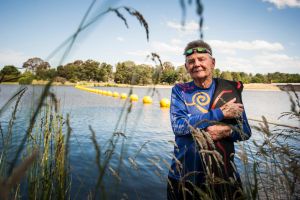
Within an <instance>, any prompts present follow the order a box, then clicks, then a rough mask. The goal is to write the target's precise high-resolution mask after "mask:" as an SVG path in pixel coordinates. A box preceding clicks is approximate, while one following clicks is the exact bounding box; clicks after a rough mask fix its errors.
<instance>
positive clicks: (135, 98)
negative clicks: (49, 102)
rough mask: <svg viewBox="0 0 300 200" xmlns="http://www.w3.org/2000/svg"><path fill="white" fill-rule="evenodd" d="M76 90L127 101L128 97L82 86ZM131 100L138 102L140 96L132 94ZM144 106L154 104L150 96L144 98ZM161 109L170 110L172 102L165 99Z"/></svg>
mask: <svg viewBox="0 0 300 200" xmlns="http://www.w3.org/2000/svg"><path fill="white" fill-rule="evenodd" d="M75 88H77V89H80V90H84V91H87V92H91V93H95V94H101V95H104V96H111V97H114V98H120V99H127V98H128V95H127V94H126V93H121V94H119V93H118V92H112V91H107V90H99V89H93V88H87V87H84V86H81V85H76V86H75ZM129 100H130V101H131V102H137V101H138V100H139V97H138V95H136V94H131V95H130V96H129ZM142 101H143V104H152V102H153V101H152V98H151V97H150V96H144V97H143V99H142ZM159 104H160V107H161V108H169V107H170V100H169V99H168V98H163V99H161V100H160V102H159Z"/></svg>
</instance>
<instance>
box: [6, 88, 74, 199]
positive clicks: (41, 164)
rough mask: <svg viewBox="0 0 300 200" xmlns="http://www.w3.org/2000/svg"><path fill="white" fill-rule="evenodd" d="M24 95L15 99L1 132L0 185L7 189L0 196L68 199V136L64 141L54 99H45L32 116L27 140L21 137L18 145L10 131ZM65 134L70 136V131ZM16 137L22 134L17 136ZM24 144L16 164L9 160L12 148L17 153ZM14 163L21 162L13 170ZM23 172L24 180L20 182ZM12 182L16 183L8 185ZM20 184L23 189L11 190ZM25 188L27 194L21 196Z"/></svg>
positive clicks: (14, 134)
mask: <svg viewBox="0 0 300 200" xmlns="http://www.w3.org/2000/svg"><path fill="white" fill-rule="evenodd" d="M24 92H25V91H24ZM24 92H23V93H20V95H19V96H18V98H17V101H16V104H15V107H14V109H13V112H12V117H11V120H10V123H8V125H7V127H6V128H5V129H3V130H2V144H3V145H1V159H0V173H1V177H2V178H1V184H3V186H6V187H2V188H1V190H0V195H1V196H2V198H4V199H7V198H9V199H13V198H17V197H20V198H21V197H23V198H24V197H26V198H29V199H47V198H49V197H50V198H54V199H67V198H68V197H69V196H70V194H69V191H70V184H71V181H70V173H69V160H68V153H67V148H66V147H67V143H68V137H67V138H66V136H67V135H66V133H64V132H63V127H64V126H66V125H64V124H65V119H64V118H63V117H62V115H61V114H60V113H59V111H58V110H57V107H56V103H57V102H56V100H55V99H54V98H51V97H48V98H45V99H46V100H45V104H44V105H43V106H42V107H40V108H39V110H38V112H37V114H36V113H34V114H36V119H35V120H34V122H32V123H31V124H29V128H28V129H27V132H26V133H25V136H28V137H26V138H25V137H24V138H25V139H24V138H23V139H22V140H21V143H20V139H17V138H18V137H16V134H17V133H16V131H14V132H13V131H12V130H13V129H14V128H15V127H14V120H15V119H16V112H17V110H18V105H19V102H20V100H21V98H22V96H23V94H24ZM67 120H68V119H67ZM5 130H6V132H5ZM28 130H29V131H28ZM67 133H68V135H69V132H67ZM12 136H14V137H12ZM19 136H22V134H21V133H19ZM23 141H25V142H24V144H25V145H24V149H22V150H21V151H22V154H21V157H18V159H17V160H16V161H15V160H12V159H11V157H12V155H13V152H14V151H15V150H14V148H15V146H16V145H18V146H17V150H19V149H20V148H21V147H23V143H22V142H23ZM17 152H18V151H17ZM16 162H18V163H20V162H21V163H20V164H19V166H18V167H12V166H16ZM11 168H12V170H11V171H12V172H11V173H10V169H11ZM20 169H22V170H20ZM16 170H17V171H16ZM16 172H18V173H16ZM25 173H26V179H25V180H24V181H23V182H20V181H21V178H22V177H23V176H24V175H25ZM11 179H15V180H18V181H17V182H16V181H14V182H12V183H9V184H7V183H8V182H9V181H10V180H11ZM10 182H11V181H10ZM20 183H22V185H23V186H22V187H21V189H22V190H19V189H17V190H15V189H13V188H14V186H15V185H18V186H17V188H19V187H20ZM25 188H26V189H27V190H28V191H27V192H25V193H24V190H25ZM21 191H23V192H22V193H21Z"/></svg>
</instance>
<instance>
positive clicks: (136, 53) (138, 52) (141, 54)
mask: <svg viewBox="0 0 300 200" xmlns="http://www.w3.org/2000/svg"><path fill="white" fill-rule="evenodd" d="M126 54H128V55H132V56H143V57H146V56H148V55H149V54H150V52H149V51H143V50H137V51H129V52H126Z"/></svg>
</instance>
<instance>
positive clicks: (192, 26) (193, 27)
mask: <svg viewBox="0 0 300 200" xmlns="http://www.w3.org/2000/svg"><path fill="white" fill-rule="evenodd" d="M167 26H168V27H170V28H173V29H175V30H177V31H178V32H180V33H181V34H194V33H197V32H198V31H199V23H197V22H196V21H194V20H191V21H188V22H187V23H185V25H184V26H182V25H181V23H179V22H174V21H168V22H167ZM207 29H208V28H207V27H203V30H207Z"/></svg>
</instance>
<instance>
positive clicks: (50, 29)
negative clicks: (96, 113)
mask: <svg viewBox="0 0 300 200" xmlns="http://www.w3.org/2000/svg"><path fill="white" fill-rule="evenodd" d="M179 2H180V1H179V0H106V1H96V2H95V4H94V6H93V7H92V10H91V12H90V13H89V15H88V16H87V18H86V21H85V23H88V22H89V21H90V20H91V19H93V17H95V16H96V15H98V14H100V13H102V12H104V11H106V10H107V9H108V8H109V7H111V8H117V7H120V6H124V5H125V6H129V7H132V8H134V9H136V10H138V11H139V12H140V13H142V15H143V16H144V18H145V20H146V21H147V22H148V26H149V41H147V39H146V34H145V29H144V28H143V27H142V26H141V25H140V23H139V22H138V21H137V19H136V18H134V17H132V16H130V15H128V13H126V11H125V10H121V9H120V10H119V11H120V12H121V13H122V14H123V15H124V17H125V18H126V20H127V23H128V25H129V28H126V26H125V25H124V22H123V21H122V20H121V19H120V18H118V17H117V16H116V14H115V13H112V12H110V13H108V14H105V15H103V16H102V17H100V18H98V20H97V21H96V22H95V23H93V24H91V25H90V26H88V28H86V29H84V30H83V31H81V32H80V33H79V35H78V37H77V38H76V40H75V43H74V45H73V47H72V48H71V51H70V52H69V54H68V55H67V56H66V57H65V59H63V60H62V57H63V52H64V51H65V50H66V48H67V45H65V46H62V47H61V48H60V49H59V50H58V51H55V49H57V47H59V45H61V44H62V43H63V42H64V41H65V40H66V39H67V38H69V37H70V36H71V35H72V34H74V32H75V31H76V30H77V28H78V27H79V25H80V23H81V21H82V19H83V17H84V15H85V13H86V11H87V9H88V8H89V6H90V5H91V3H92V1H91V0H63V1H62V0H0V27H1V29H0V68H2V67H3V66H5V65H14V66H16V67H20V68H21V67H22V64H23V63H24V62H25V61H26V60H28V59H29V58H32V57H39V58H42V59H43V60H45V61H48V62H49V63H50V65H51V66H52V67H57V66H58V65H59V64H66V63H69V62H73V61H75V60H79V59H80V60H87V59H93V60H96V61H98V62H100V63H102V62H106V63H109V64H112V65H113V66H115V65H116V64H117V63H118V62H122V61H127V60H131V61H134V62H135V63H136V64H141V63H144V64H150V65H152V66H155V62H153V61H152V60H151V59H149V57H148V55H149V54H150V53H151V52H155V53H157V54H159V55H160V58H161V60H162V61H163V62H165V61H168V62H171V63H173V65H174V66H180V65H183V64H184V60H185V58H184V56H183V49H184V47H185V45H186V44H187V43H188V42H190V41H193V40H197V39H200V36H199V26H198V21H199V16H198V15H197V14H196V6H195V4H194V2H195V0H194V1H192V4H191V5H189V4H188V2H189V0H185V2H186V18H185V26H184V27H183V26H182V25H181V21H182V9H181V7H180V3H179ZM202 3H203V7H204V10H203V18H204V24H203V33H204V38H203V39H204V40H205V41H206V42H208V43H209V44H210V45H211V46H212V49H213V56H214V57H215V58H216V67H217V68H219V69H220V70H221V71H226V70H229V71H240V72H247V73H262V74H266V73H269V72H277V71H278V72H283V73H299V72H300V26H299V24H298V23H299V19H300V0H227V1H224V0H202ZM53 51H55V52H56V54H55V55H54V56H52V57H51V58H49V56H50V55H51V53H52V52H53Z"/></svg>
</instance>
